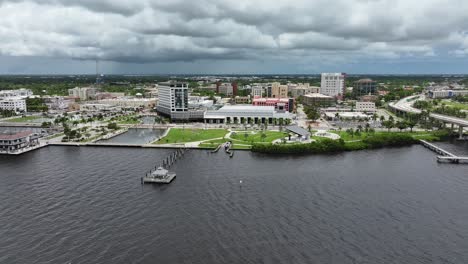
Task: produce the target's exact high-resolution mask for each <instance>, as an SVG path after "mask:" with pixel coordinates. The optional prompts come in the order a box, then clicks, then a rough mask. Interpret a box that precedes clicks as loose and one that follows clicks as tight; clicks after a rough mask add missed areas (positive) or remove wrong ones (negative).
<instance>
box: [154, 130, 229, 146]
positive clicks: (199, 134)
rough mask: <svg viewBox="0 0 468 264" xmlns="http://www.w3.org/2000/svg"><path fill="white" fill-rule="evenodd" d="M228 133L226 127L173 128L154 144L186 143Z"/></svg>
mask: <svg viewBox="0 0 468 264" xmlns="http://www.w3.org/2000/svg"><path fill="white" fill-rule="evenodd" d="M226 134H227V130H225V129H206V130H203V129H189V128H186V129H182V128H171V130H170V131H169V133H168V134H167V136H165V137H164V138H162V139H161V140H159V141H157V142H155V143H154V144H171V143H186V142H196V141H203V140H209V139H215V138H222V137H224V136H225V135H226Z"/></svg>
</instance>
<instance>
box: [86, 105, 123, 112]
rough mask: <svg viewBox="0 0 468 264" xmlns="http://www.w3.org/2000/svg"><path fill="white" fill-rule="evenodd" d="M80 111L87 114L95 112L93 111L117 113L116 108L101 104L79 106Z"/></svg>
mask: <svg viewBox="0 0 468 264" xmlns="http://www.w3.org/2000/svg"><path fill="white" fill-rule="evenodd" d="M80 110H81V111H88V112H95V111H117V110H118V108H117V107H116V106H113V105H110V104H102V103H87V104H82V105H80Z"/></svg>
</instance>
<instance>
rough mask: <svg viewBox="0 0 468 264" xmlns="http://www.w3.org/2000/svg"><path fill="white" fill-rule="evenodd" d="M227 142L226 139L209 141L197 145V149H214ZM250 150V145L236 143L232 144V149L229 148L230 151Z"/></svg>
mask: <svg viewBox="0 0 468 264" xmlns="http://www.w3.org/2000/svg"><path fill="white" fill-rule="evenodd" d="M228 141H229V140H228V139H215V140H210V141H207V142H204V143H201V144H200V145H199V147H202V148H211V149H215V148H216V147H217V146H219V145H220V144H223V143H225V142H228ZM245 145H248V146H245ZM251 148H252V146H251V145H250V143H247V144H244V143H237V142H236V141H233V142H232V147H231V149H234V150H236V149H251Z"/></svg>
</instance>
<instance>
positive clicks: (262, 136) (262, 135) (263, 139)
mask: <svg viewBox="0 0 468 264" xmlns="http://www.w3.org/2000/svg"><path fill="white" fill-rule="evenodd" d="M260 137H261V138H262V142H263V141H265V138H266V137H267V135H266V134H265V133H264V132H262V134H261V135H260Z"/></svg>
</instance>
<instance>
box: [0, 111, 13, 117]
mask: <svg viewBox="0 0 468 264" xmlns="http://www.w3.org/2000/svg"><path fill="white" fill-rule="evenodd" d="M15 115H16V112H15V111H13V110H6V109H0V117H12V116H15Z"/></svg>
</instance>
